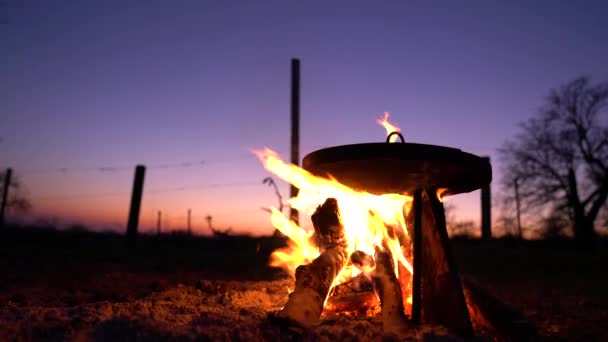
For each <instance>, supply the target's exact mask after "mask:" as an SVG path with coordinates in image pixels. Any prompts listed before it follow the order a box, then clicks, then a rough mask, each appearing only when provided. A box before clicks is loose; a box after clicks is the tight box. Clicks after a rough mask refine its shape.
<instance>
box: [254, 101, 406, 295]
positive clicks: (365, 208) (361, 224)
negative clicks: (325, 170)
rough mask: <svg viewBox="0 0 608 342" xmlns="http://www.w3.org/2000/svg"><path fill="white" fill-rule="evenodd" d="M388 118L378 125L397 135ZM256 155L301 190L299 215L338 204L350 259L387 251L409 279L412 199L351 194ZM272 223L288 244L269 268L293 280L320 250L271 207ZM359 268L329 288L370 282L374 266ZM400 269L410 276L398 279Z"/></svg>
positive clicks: (347, 270) (266, 153) (269, 155)
mask: <svg viewBox="0 0 608 342" xmlns="http://www.w3.org/2000/svg"><path fill="white" fill-rule="evenodd" d="M388 116H389V113H385V116H384V119H383V120H378V123H379V124H381V125H382V126H384V127H385V128H386V130H387V134H389V133H391V132H394V131H399V128H397V127H395V126H393V125H391V124H390V123H388ZM254 153H255V154H256V155H257V156H258V158H259V159H260V161H262V163H263V164H264V167H265V168H266V169H267V170H268V171H270V172H272V173H273V174H275V175H276V176H278V177H279V178H281V179H282V180H284V181H286V182H288V183H290V184H293V185H295V186H296V187H297V188H299V189H300V190H299V194H298V196H297V197H294V198H291V199H289V200H288V203H289V204H290V205H291V206H292V207H294V208H296V209H297V210H298V211H299V212H301V213H303V214H305V215H309V216H310V215H312V214H313V213H314V211H315V209H316V208H317V207H318V206H319V205H320V204H322V203H323V202H324V201H325V200H326V199H327V198H335V199H336V200H337V203H338V206H339V210H340V219H341V222H342V224H343V225H344V234H345V237H346V240H347V243H348V247H347V248H348V250H347V252H348V254H349V255H352V254H353V253H354V252H355V251H360V252H363V253H365V254H367V255H369V256H372V257H373V256H374V255H375V251H376V249H380V250H383V251H386V250H388V251H390V255H391V256H392V259H393V265H394V271H395V275H396V276H397V278H404V277H411V274H412V273H413V269H412V265H411V257H410V255H411V253H409V252H410V246H411V240H410V237H409V235H408V232H407V229H406V224H405V218H404V212H405V213H407V211H409V209H410V207H411V199H412V198H411V197H410V196H407V195H404V194H383V195H374V194H370V193H367V192H360V191H355V190H353V189H351V188H349V187H347V186H345V185H343V184H341V183H339V182H338V181H336V180H335V179H331V178H330V179H327V178H321V177H317V176H314V175H312V174H311V173H309V172H308V171H306V170H304V169H301V168H299V167H297V166H295V165H293V164H288V163H285V162H284V161H283V160H281V159H280V157H279V156H278V154H277V153H276V152H274V151H272V150H270V149H268V148H265V149H264V150H261V151H254ZM271 222H272V225H273V226H274V227H275V228H276V229H278V230H279V231H281V232H282V233H283V234H285V235H286V236H287V237H289V239H290V242H289V245H288V246H287V247H285V248H283V249H280V250H278V251H275V252H274V253H273V254H272V255H271V261H270V264H271V265H272V266H275V267H281V268H283V269H285V270H287V271H289V272H290V274H292V275H294V273H295V269H296V268H297V267H298V266H300V265H303V264H308V263H310V262H312V261H313V260H315V259H316V258H317V257H318V256H319V255H320V254H321V252H322V251H320V250H319V248H318V246H317V245H316V244H315V241H314V239H312V235H313V231H306V230H305V229H303V228H302V227H300V226H298V225H297V224H295V223H294V222H293V221H290V220H289V219H288V218H287V217H286V216H285V215H284V214H283V213H282V212H280V211H279V210H278V209H276V208H271ZM358 266H359V268H357V267H356V266H355V263H354V262H353V263H351V264H349V265H347V266H346V267H344V268H343V269H342V271H341V272H340V274H339V275H338V276H337V277H336V279H335V281H334V283H333V284H332V288H333V287H334V286H336V285H339V284H341V283H344V282H347V281H349V280H351V279H352V278H353V277H356V276H357V275H359V274H361V273H363V274H364V275H365V276H368V277H369V276H371V273H372V272H373V271H374V267H373V266H371V267H370V266H367V267H361V265H358ZM400 266H401V267H400ZM400 270H401V271H402V273H403V272H404V271H405V272H408V274H402V275H399V271H400ZM407 291H408V292H410V293H405V296H404V298H406V302H411V289H408V290H407Z"/></svg>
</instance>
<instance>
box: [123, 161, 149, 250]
mask: <svg viewBox="0 0 608 342" xmlns="http://www.w3.org/2000/svg"><path fill="white" fill-rule="evenodd" d="M145 174H146V167H145V166H143V165H137V166H136V167H135V177H134V179H133V193H132V195H131V209H130V210H129V222H128V223H127V244H129V245H131V246H133V245H134V244H135V241H136V240H137V225H138V224H139V209H140V208H141V195H142V193H143V190H144V176H145Z"/></svg>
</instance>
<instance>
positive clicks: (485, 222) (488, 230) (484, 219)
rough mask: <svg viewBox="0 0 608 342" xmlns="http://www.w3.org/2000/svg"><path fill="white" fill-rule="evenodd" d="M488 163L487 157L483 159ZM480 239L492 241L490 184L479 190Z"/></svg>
mask: <svg viewBox="0 0 608 342" xmlns="http://www.w3.org/2000/svg"><path fill="white" fill-rule="evenodd" d="M484 158H485V159H487V160H488V163H489V162H490V158H489V157H484ZM481 238H482V239H483V240H490V239H492V196H491V188H490V184H487V185H484V186H483V187H482V188H481Z"/></svg>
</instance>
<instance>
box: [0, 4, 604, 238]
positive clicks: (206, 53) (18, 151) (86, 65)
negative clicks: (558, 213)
mask: <svg viewBox="0 0 608 342" xmlns="http://www.w3.org/2000/svg"><path fill="white" fill-rule="evenodd" d="M429 3H430V4H429ZM3 4H4V6H0V48H1V53H0V75H2V76H1V80H2V81H1V82H0V113H1V118H2V119H1V120H0V122H1V124H0V138H1V141H0V167H2V168H5V167H8V166H10V167H12V168H13V169H14V170H15V173H16V174H17V175H18V176H19V177H20V179H21V180H22V181H23V182H24V183H25V185H26V186H27V191H28V195H29V197H30V198H31V200H32V203H33V206H34V210H33V212H32V213H30V214H29V216H30V217H32V218H47V219H48V218H53V217H55V218H57V219H60V220H62V221H65V222H82V223H85V224H89V225H93V224H99V225H101V226H103V227H106V228H107V227H109V228H113V229H118V230H122V229H124V226H125V225H126V222H127V217H126V215H127V211H128V205H129V193H130V190H131V182H132V177H133V167H134V165H135V164H137V163H143V164H146V165H148V170H147V173H146V184H145V190H144V199H143V207H142V213H141V228H140V229H142V230H144V231H146V230H148V229H152V227H153V226H154V225H155V221H156V211H157V210H162V211H163V226H164V227H166V228H167V229H178V228H181V227H183V225H184V222H185V216H186V210H187V208H192V212H193V225H194V229H195V230H196V231H198V232H200V233H206V232H207V226H206V223H205V220H204V217H205V216H206V215H212V216H213V222H214V224H215V225H216V226H218V227H220V228H225V227H229V226H231V227H233V228H234V230H235V231H238V232H254V233H270V232H271V231H272V229H271V227H270V223H269V219H268V217H267V214H266V213H265V212H263V211H262V210H260V208H261V207H263V206H268V205H276V204H275V203H276V198H275V196H274V193H273V191H272V189H271V188H269V187H267V186H265V185H263V184H262V179H263V178H264V177H266V176H268V173H267V172H266V171H264V169H263V168H262V166H261V164H260V163H259V162H258V161H257V160H256V158H255V157H254V156H253V155H251V153H250V152H249V149H251V148H262V147H264V146H268V147H270V148H273V149H275V150H277V151H278V152H279V153H281V155H282V156H283V158H284V159H286V160H288V148H289V145H288V144H289V77H290V74H289V70H290V69H289V68H290V59H291V58H293V57H297V58H300V59H301V63H302V95H301V101H302V106H301V113H302V114H301V156H304V155H306V154H307V153H309V152H311V151H313V150H316V149H319V148H321V147H326V146H333V145H341V144H349V143H360V142H376V141H382V140H383V139H384V131H383V129H382V128H381V127H379V126H377V125H376V124H375V119H376V118H379V117H380V116H381V114H382V112H384V111H389V112H391V114H392V116H391V119H392V120H391V121H392V122H394V123H396V124H397V125H398V126H400V127H401V129H402V131H403V132H404V133H405V138H406V140H407V141H410V142H420V143H430V144H437V145H448V146H453V147H457V148H460V149H462V150H464V151H467V152H471V153H475V154H478V155H489V156H491V157H492V159H493V160H494V163H493V167H494V170H495V172H494V179H495V184H496V185H495V186H494V192H498V190H499V189H498V188H497V183H498V179H499V177H500V173H499V172H497V171H498V170H499V168H500V165H499V164H498V163H497V156H496V149H497V148H498V147H500V145H501V144H502V143H503V142H504V140H505V139H507V138H510V137H512V136H513V135H514V133H515V132H516V129H517V123H518V122H520V121H522V120H525V119H526V118H528V117H529V116H530V115H532V113H533V112H534V111H535V110H536V109H537V108H538V107H539V106H540V105H541V104H542V98H543V96H544V95H545V94H546V93H547V91H548V90H549V88H551V87H555V86H558V85H560V84H562V83H564V82H566V81H569V80H571V79H573V78H575V77H577V76H579V75H583V74H587V75H591V76H592V77H593V79H594V80H596V81H597V80H606V79H607V78H608V71H607V69H606V61H608V44H606V38H607V36H608V35H607V34H608V21H606V20H605V18H606V15H607V14H608V5H607V4H606V2H605V1H584V2H575V1H556V0H552V1H534V2H530V1H466V2H461V1H432V2H426V3H425V4H421V3H420V2H413V1H212V0H202V1H200V0H199V1H151V0H146V1H137V0H128V1H125V0H121V1H118V0H116V1H108V0H104V1H92V0H90V1H75V0H74V1H60V0H57V1H43V0H40V1H29V0H5V1H3ZM60 169H65V170H63V171H62V170H60ZM280 187H281V190H282V192H283V194H284V195H287V193H288V187H287V186H286V185H285V184H283V183H281V184H280ZM448 201H449V202H450V203H452V204H454V205H455V206H456V207H457V209H458V211H457V216H458V217H459V218H461V219H473V220H476V221H478V217H479V203H478V202H479V193H478V192H474V193H471V194H466V195H459V196H457V197H454V198H451V199H448ZM494 215H495V216H496V215H497V213H495V214H494ZM304 220H305V221H307V220H308V219H307V218H304Z"/></svg>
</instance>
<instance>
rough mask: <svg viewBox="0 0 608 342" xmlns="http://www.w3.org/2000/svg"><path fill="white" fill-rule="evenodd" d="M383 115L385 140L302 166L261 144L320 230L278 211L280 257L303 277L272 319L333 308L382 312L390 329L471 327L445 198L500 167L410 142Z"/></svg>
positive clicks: (314, 157) (303, 321) (292, 319)
mask: <svg viewBox="0 0 608 342" xmlns="http://www.w3.org/2000/svg"><path fill="white" fill-rule="evenodd" d="M378 123H379V124H381V125H382V126H383V127H385V129H386V131H387V139H386V142H385V143H367V144H354V145H344V146H336V147H331V148H326V149H322V150H319V151H315V152H313V153H311V154H309V155H308V156H306V157H305V158H304V160H303V168H299V167H298V166H296V165H293V164H288V163H285V162H283V161H282V160H281V159H280V158H279V156H278V155H277V154H276V153H275V152H274V151H272V150H270V149H265V150H263V151H256V154H257V156H258V157H259V158H260V160H261V161H262V162H263V164H264V166H265V168H266V169H267V170H269V171H270V172H272V173H273V174H275V175H277V176H278V177H280V178H281V179H283V180H284V181H287V182H289V183H290V184H292V185H294V186H296V187H297V188H298V189H299V193H298V195H297V197H294V198H291V199H289V205H290V206H291V207H293V208H296V209H297V210H298V211H300V212H301V213H304V214H305V215H309V216H310V217H311V220H312V225H313V228H314V229H313V230H310V231H309V230H306V229H304V228H302V227H300V226H298V225H297V224H296V223H295V222H293V221H290V220H289V219H288V218H287V217H286V216H285V215H284V214H283V213H282V212H280V211H279V210H278V209H275V208H272V209H271V222H272V225H273V226H274V227H275V228H276V229H278V230H279V231H281V232H282V233H283V234H284V235H286V236H287V237H288V238H289V244H288V246H287V247H285V248H283V249H280V250H277V251H275V252H274V253H273V254H272V256H271V265H272V266H276V267H281V268H283V269H285V270H286V271H287V272H289V273H290V274H291V275H292V276H294V277H295V287H294V288H293V289H290V291H291V293H290V295H289V299H288V301H287V303H286V304H285V306H284V307H283V308H282V309H281V310H280V311H279V312H277V313H275V314H274V316H273V317H274V318H275V319H278V320H280V321H283V322H287V323H288V324H290V325H296V326H299V327H303V328H309V327H312V326H314V325H315V324H317V323H318V322H319V320H320V319H321V318H322V316H324V315H329V314H338V313H344V314H349V315H369V316H372V315H378V314H380V315H381V319H382V325H383V329H384V332H385V333H400V332H404V331H406V330H408V329H410V328H411V327H412V326H413V325H416V324H418V323H420V322H424V323H432V324H439V325H443V326H445V327H446V328H448V329H451V330H453V331H454V332H457V333H461V334H470V333H471V332H472V328H471V320H470V317H469V312H468V309H467V306H466V303H465V299H464V295H463V291H462V286H461V283H460V279H459V276H458V272H457V270H456V268H455V265H454V263H453V261H452V257H451V253H450V248H449V241H448V237H447V231H446V225H445V216H444V211H443V204H442V196H448V195H453V194H457V193H462V192H469V191H473V190H476V189H478V188H480V187H481V186H482V185H484V184H487V183H488V182H489V181H490V180H491V167H490V165H489V163H488V162H487V161H486V160H484V159H483V158H480V157H477V156H475V155H472V154H468V153H465V152H462V151H460V150H458V149H453V148H448V147H442V146H434V145H423V144H411V143H405V142H404V139H403V136H402V135H401V133H400V132H399V128H397V127H395V126H394V125H392V124H390V123H389V122H388V113H386V114H385V116H384V118H383V119H381V120H378ZM399 138H400V139H401V142H397V139H399Z"/></svg>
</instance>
